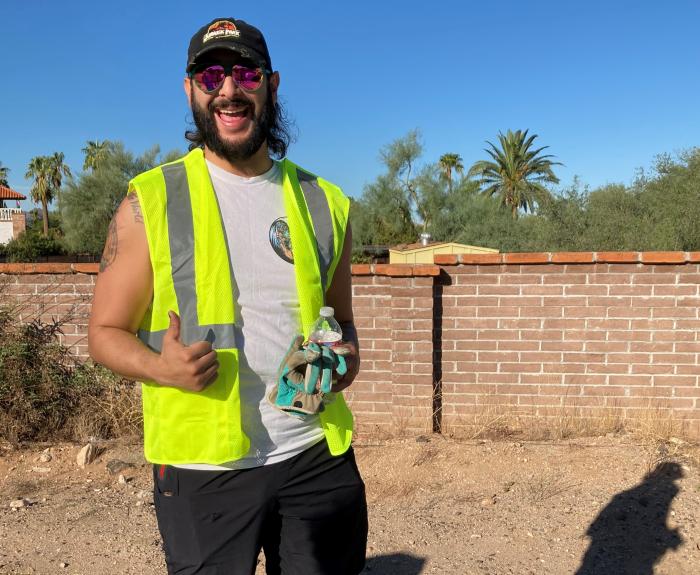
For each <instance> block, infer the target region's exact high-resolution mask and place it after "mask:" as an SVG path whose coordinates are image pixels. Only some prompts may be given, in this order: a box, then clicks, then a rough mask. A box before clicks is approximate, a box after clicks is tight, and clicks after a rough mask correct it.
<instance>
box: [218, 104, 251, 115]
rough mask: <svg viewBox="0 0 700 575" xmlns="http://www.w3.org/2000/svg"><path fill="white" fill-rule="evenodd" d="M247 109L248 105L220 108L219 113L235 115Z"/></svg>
mask: <svg viewBox="0 0 700 575" xmlns="http://www.w3.org/2000/svg"><path fill="white" fill-rule="evenodd" d="M246 109H247V106H243V107H242V108H236V109H235V110H231V109H228V110H219V114H224V115H225V116H234V115H236V114H241V113H243V112H245V111H246Z"/></svg>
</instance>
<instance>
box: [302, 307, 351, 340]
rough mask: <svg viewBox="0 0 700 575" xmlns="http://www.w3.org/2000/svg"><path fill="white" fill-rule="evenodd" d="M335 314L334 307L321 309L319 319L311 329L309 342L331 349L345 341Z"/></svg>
mask: <svg viewBox="0 0 700 575" xmlns="http://www.w3.org/2000/svg"><path fill="white" fill-rule="evenodd" d="M334 314H335V310H334V309H333V308H332V307H322V308H321V310H320V312H319V316H318V319H317V320H316V321H315V322H314V325H313V326H312V327H311V334H310V335H309V341H313V342H314V343H317V344H319V345H327V346H329V347H331V346H333V345H335V344H337V343H338V342H340V341H341V340H342V339H343V330H342V329H341V328H340V324H338V322H337V321H336V320H335V318H334V317H333V315H334Z"/></svg>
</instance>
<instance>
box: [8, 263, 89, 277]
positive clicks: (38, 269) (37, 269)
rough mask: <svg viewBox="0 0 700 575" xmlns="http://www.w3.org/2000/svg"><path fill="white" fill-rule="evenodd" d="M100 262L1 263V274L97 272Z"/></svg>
mask: <svg viewBox="0 0 700 575" xmlns="http://www.w3.org/2000/svg"><path fill="white" fill-rule="evenodd" d="M99 269H100V265H99V264H89V263H74V264H70V263H53V264H52V263H4V264H3V263H0V274H16V275H28V274H73V273H81V274H97V272H98V271H99Z"/></svg>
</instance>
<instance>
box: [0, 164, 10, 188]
mask: <svg viewBox="0 0 700 575" xmlns="http://www.w3.org/2000/svg"><path fill="white" fill-rule="evenodd" d="M9 173H10V168H8V167H7V166H3V165H2V162H0V186H5V187H6V188H9V187H10V183H9V182H8V180H7V175H8V174H9Z"/></svg>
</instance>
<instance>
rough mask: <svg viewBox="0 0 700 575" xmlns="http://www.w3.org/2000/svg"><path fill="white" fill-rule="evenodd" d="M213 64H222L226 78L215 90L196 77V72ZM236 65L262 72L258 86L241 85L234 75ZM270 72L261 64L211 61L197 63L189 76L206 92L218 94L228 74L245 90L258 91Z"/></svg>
mask: <svg viewBox="0 0 700 575" xmlns="http://www.w3.org/2000/svg"><path fill="white" fill-rule="evenodd" d="M212 66H220V67H222V68H223V69H224V79H223V80H222V81H221V83H220V84H219V85H218V86H217V87H216V88H214V89H213V90H207V89H206V88H205V87H204V86H203V85H202V84H201V83H200V82H199V81H198V80H196V79H195V74H197V73H199V72H203V71H204V70H206V69H207V68H211V67H212ZM236 67H238V68H246V69H248V70H256V71H258V72H260V74H261V76H262V78H261V80H260V85H259V86H257V87H256V88H252V89H248V88H244V87H243V86H241V84H240V83H238V82H237V81H236V79H235V78H234V77H233V69H234V68H236ZM268 74H272V72H271V71H270V70H267V69H266V68H261V67H260V66H255V67H253V66H245V65H243V64H220V63H215V62H211V63H209V64H199V65H195V67H194V68H192V70H190V72H189V73H188V76H189V78H190V80H192V81H193V82H194V83H195V84H196V86H197V87H198V88H199V89H200V90H201V91H202V92H204V93H205V94H216V92H218V91H219V90H220V89H221V86H223V85H224V82H225V81H226V78H227V77H228V76H231V80H233V83H234V84H236V86H238V87H239V88H240V89H241V90H243V91H244V92H256V91H258V90H259V89H260V87H261V86H262V85H263V84H264V82H265V76H267V75H268Z"/></svg>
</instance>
